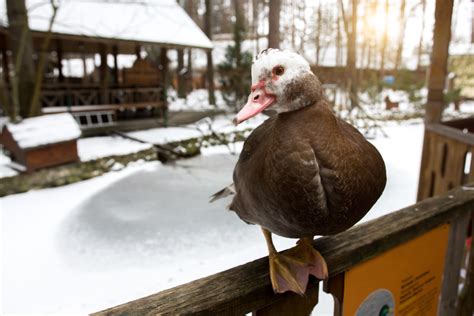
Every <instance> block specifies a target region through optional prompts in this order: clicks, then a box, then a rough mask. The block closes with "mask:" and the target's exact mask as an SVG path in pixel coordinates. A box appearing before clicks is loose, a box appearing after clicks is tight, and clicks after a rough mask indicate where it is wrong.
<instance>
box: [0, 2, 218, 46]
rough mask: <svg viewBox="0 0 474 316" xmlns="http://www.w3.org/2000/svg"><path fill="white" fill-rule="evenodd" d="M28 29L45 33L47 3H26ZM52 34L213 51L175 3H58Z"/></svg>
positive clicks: (0, 5) (1, 10)
mask: <svg viewBox="0 0 474 316" xmlns="http://www.w3.org/2000/svg"><path fill="white" fill-rule="evenodd" d="M26 3H27V8H28V14H29V25H30V28H31V29H32V30H35V31H47V30H48V24H49V22H50V17H51V15H52V8H51V6H50V4H49V2H45V1H42V0H28V1H27V2H26ZM6 15H7V14H6V7H5V1H2V2H0V25H4V26H7V17H6ZM53 32H55V33H63V34H71V35H83V36H89V37H102V38H114V39H121V40H134V41H138V42H146V43H162V44H175V45H184V46H189V47H197V48H212V43H211V41H210V40H209V38H208V37H207V36H206V35H205V34H204V33H203V32H202V31H201V29H200V28H199V27H198V26H197V25H196V24H195V23H194V22H193V20H192V19H191V18H190V17H189V16H188V15H187V14H186V13H185V11H184V10H183V9H182V8H181V7H180V6H179V4H178V3H177V2H176V1H174V0H153V1H152V0H141V1H136V2H132V1H122V2H116V1H115V2H113V1H77V0H63V1H59V10H58V12H57V17H56V21H55V23H54V25H53Z"/></svg>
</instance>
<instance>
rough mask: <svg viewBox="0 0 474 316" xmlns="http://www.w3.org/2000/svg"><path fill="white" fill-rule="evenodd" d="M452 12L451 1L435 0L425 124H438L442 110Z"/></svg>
mask: <svg viewBox="0 0 474 316" xmlns="http://www.w3.org/2000/svg"><path fill="white" fill-rule="evenodd" d="M452 12H453V0H436V10H435V25H434V31H433V50H432V53H431V64H430V72H429V73H430V74H429V77H428V102H427V104H426V112H425V122H427V123H434V122H440V121H441V115H442V112H443V108H444V92H443V91H444V87H445V83H446V77H447V74H448V56H449V42H450V40H451V19H452Z"/></svg>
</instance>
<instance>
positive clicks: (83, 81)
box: [79, 43, 87, 84]
mask: <svg viewBox="0 0 474 316" xmlns="http://www.w3.org/2000/svg"><path fill="white" fill-rule="evenodd" d="M79 50H80V52H81V59H82V72H83V73H84V75H83V76H82V84H84V83H86V82H87V62H86V54H85V46H84V43H82V44H80V45H79Z"/></svg>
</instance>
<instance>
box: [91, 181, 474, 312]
mask: <svg viewBox="0 0 474 316" xmlns="http://www.w3.org/2000/svg"><path fill="white" fill-rule="evenodd" d="M473 210H474V187H462V188H458V189H456V190H453V191H450V192H448V193H447V194H445V195H443V196H440V197H436V198H431V199H427V200H424V201H422V202H420V203H418V204H415V205H412V206H410V207H407V208H405V209H402V210H399V211H397V212H394V213H391V214H388V215H385V216H383V217H380V218H378V219H375V220H372V221H369V222H366V223H363V224H360V225H357V226H355V227H353V228H351V229H349V230H348V231H345V232H343V233H340V234H338V235H334V236H328V237H322V238H319V239H317V240H315V242H314V246H315V247H316V248H317V249H318V250H320V252H321V254H322V255H323V256H324V257H325V258H326V261H327V263H328V267H329V272H330V276H329V279H328V280H327V281H324V282H323V288H324V290H325V291H326V292H327V293H330V294H332V295H333V297H334V299H335V300H334V301H335V308H334V311H335V315H342V307H343V306H344V299H345V298H344V288H343V287H344V275H345V273H346V271H348V270H350V269H352V268H354V267H356V266H357V265H359V264H361V263H363V262H366V261H367V260H369V259H371V258H375V257H377V256H379V255H381V254H383V253H385V252H387V251H389V250H392V249H394V248H395V247H397V246H400V245H403V244H406V243H407V242H409V241H412V240H414V239H415V238H418V237H420V236H423V235H425V234H426V233H428V232H430V231H433V229H435V228H437V227H440V226H441V225H443V224H446V223H449V224H450V225H449V233H448V234H449V235H448V236H449V237H448V241H447V245H448V246H447V250H446V253H445V254H442V255H444V256H445V258H446V259H445V265H444V274H443V277H442V285H440V287H441V290H440V292H441V295H440V296H441V298H440V302H439V306H438V314H439V315H443V316H444V315H450V316H451V315H463V316H464V315H471V313H472V304H473V297H474V295H472V288H473V286H472V282H473V281H474V280H473V276H472V272H473V271H472V265H473V260H472V257H473V251H471V252H470V258H471V260H470V270H468V272H467V276H466V280H465V285H464V288H463V291H462V292H461V293H463V294H462V295H461V298H460V297H459V296H458V287H459V280H460V279H459V275H460V269H461V266H462V264H463V257H464V258H465V255H466V251H465V249H467V248H465V244H466V236H467V234H468V229H467V228H468V223H469V221H470V219H471V218H472V217H473ZM471 223H472V221H471ZM471 229H472V228H471ZM406 260H410V258H406ZM368 277H370V276H368ZM318 283H319V282H318V281H317V280H316V279H314V278H313V279H311V280H310V282H309V284H308V290H307V293H306V296H305V297H300V296H298V295H296V294H293V293H285V294H279V295H275V294H274V293H273V291H272V288H271V285H270V278H269V275H268V258H262V259H258V260H256V261H253V262H250V263H247V264H244V265H241V266H238V267H235V268H232V269H230V270H227V271H224V272H221V273H217V274H215V275H211V276H208V277H205V278H202V279H199V280H196V281H193V282H190V283H187V284H184V285H180V286H177V287H175V288H171V289H168V290H165V291H162V292H159V293H156V294H153V295H150V296H148V297H144V298H141V299H138V300H135V301H132V302H129V303H125V304H122V305H119V306H116V307H112V308H109V309H107V310H104V311H101V312H97V313H95V314H94V315H97V316H99V315H177V314H198V315H244V314H246V313H253V315H308V314H309V313H310V312H311V311H312V310H313V308H314V306H315V305H316V304H317V302H318ZM468 289H469V290H470V292H466V291H467V290H468ZM466 293H467V294H466ZM427 315H430V314H427Z"/></svg>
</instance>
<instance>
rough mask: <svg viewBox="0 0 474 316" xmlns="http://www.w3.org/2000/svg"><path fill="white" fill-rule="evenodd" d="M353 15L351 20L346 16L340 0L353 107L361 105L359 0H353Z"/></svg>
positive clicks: (348, 84)
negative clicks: (358, 57)
mask: <svg viewBox="0 0 474 316" xmlns="http://www.w3.org/2000/svg"><path fill="white" fill-rule="evenodd" d="M351 2H352V15H351V18H350V25H349V21H348V19H347V18H346V14H345V10H344V3H343V0H340V1H339V5H340V8H341V13H342V19H343V21H344V29H345V31H346V34H347V61H346V71H347V86H348V87H347V88H348V91H349V99H350V102H351V109H354V108H356V107H359V101H358V97H357V91H358V86H357V68H356V60H357V47H356V43H357V7H358V0H352V1H351Z"/></svg>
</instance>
